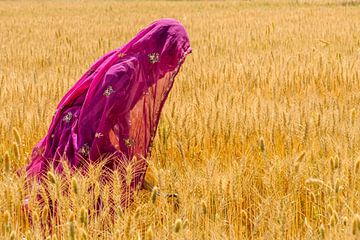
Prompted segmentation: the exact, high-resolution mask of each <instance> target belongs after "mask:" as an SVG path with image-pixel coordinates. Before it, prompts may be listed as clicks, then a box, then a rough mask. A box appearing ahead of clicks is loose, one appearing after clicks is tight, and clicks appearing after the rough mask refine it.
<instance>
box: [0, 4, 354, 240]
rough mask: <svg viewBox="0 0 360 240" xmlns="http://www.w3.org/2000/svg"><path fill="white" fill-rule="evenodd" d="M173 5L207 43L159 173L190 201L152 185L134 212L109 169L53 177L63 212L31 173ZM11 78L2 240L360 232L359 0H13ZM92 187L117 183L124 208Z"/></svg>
mask: <svg viewBox="0 0 360 240" xmlns="http://www.w3.org/2000/svg"><path fill="white" fill-rule="evenodd" d="M161 17H173V18H177V19H178V20H180V21H181V22H182V23H183V25H184V26H185V28H186V29H187V31H188V34H189V37H190V41H191V47H192V48H193V52H192V54H190V55H189V56H188V57H187V59H186V61H185V63H184V65H183V67H182V69H181V71H180V73H179V74H178V76H177V78H176V80H175V84H174V87H173V88H172V91H171V93H170V95H169V98H168V101H167V102H166V103H165V107H164V109H163V112H162V115H161V121H160V125H159V127H158V131H157V135H156V138H155V143H154V146H153V149H152V156H151V159H150V170H151V174H148V175H147V178H148V179H150V180H151V181H153V182H154V184H155V185H156V186H157V187H158V188H159V189H160V191H161V192H163V193H178V194H179V198H180V205H179V206H178V208H177V207H176V204H174V202H172V201H169V200H167V199H166V198H165V197H163V196H159V197H156V196H155V194H153V193H150V192H145V191H141V192H139V194H138V195H137V197H136V199H135V202H134V204H133V205H132V206H131V207H130V208H128V209H125V210H122V209H121V208H120V203H119V201H120V198H119V196H118V194H120V192H121V191H120V189H119V183H118V182H116V180H114V183H113V185H114V186H115V187H114V191H113V192H111V191H110V187H109V186H108V185H106V186H104V187H103V186H101V185H99V183H98V180H97V179H98V175H99V171H98V170H99V168H94V169H92V171H91V172H90V174H89V177H84V176H81V175H79V174H76V175H74V176H73V177H72V178H69V179H68V180H67V181H62V180H61V179H60V178H59V177H58V176H56V175H53V174H52V173H50V174H49V176H50V178H49V179H50V180H49V183H48V184H49V185H50V186H51V187H50V195H51V197H52V200H53V201H55V200H56V202H57V211H58V212H57V214H56V218H53V217H51V216H52V214H51V206H49V204H45V205H44V206H40V205H39V203H38V201H36V199H35V193H36V189H35V188H34V189H33V190H31V191H29V192H26V191H25V190H24V172H22V175H21V176H20V177H19V176H18V175H17V174H16V171H17V170H18V169H20V168H21V167H23V166H25V165H26V164H27V163H28V162H29V154H30V151H31V149H32V147H33V146H34V145H35V144H36V143H37V142H38V141H39V140H40V139H41V138H42V137H43V136H44V135H45V134H46V131H47V129H48V127H49V125H50V122H51V119H52V114H53V112H54V110H55V108H56V106H57V103H58V102H59V101H60V99H61V97H62V96H63V95H64V94H65V93H66V91H67V90H69V88H70V87H71V86H72V85H73V84H74V83H75V82H76V81H77V80H78V79H79V78H80V76H81V75H82V74H83V73H84V72H85V71H86V70H87V69H88V67H89V66H90V65H91V64H92V63H93V62H94V61H95V60H96V59H97V58H98V57H100V56H101V55H103V54H104V53H106V52H107V51H109V50H112V49H114V48H117V47H119V46H121V45H122V44H124V43H126V42H127V41H129V40H130V39H131V38H132V37H133V36H134V35H135V34H136V33H137V32H138V31H139V30H140V29H142V28H143V27H145V26H147V25H148V24H150V23H151V22H152V21H154V20H156V19H158V18H161ZM0 86H1V87H0V104H1V107H0V239H23V238H24V239H356V238H360V215H358V214H360V3H358V2H356V1H334V0H333V1H332V0H330V1H326V0H324V1H321V0H319V1H236V2H231V1H229V2H228V1H223V2H217V1H208V2H207V1H205V2H203V1H194V2H192V1H172V2H170V1H169V2H154V1H144V2H135V1H134V2H133V1H106V2H102V1H89V2H88V1H75V2H73V1H24V2H17V1H0ZM114 179H116V178H114ZM67 185H68V187H69V189H70V191H69V194H68V195H64V194H62V191H61V189H62V188H64V187H66V186H67ZM89 186H95V188H94V189H95V196H98V195H101V196H102V198H103V199H108V198H109V197H110V195H112V197H113V198H114V201H115V204H116V206H118V207H117V208H116V213H115V218H114V219H112V218H111V217H110V215H111V212H110V211H109V206H108V205H107V204H106V201H105V205H104V208H103V210H102V211H101V212H100V213H97V214H96V212H95V210H94V205H93V204H94V196H93V195H91V194H89V193H88V190H87V189H88V188H89ZM39 189H40V187H39ZM26 195H30V196H31V198H30V202H29V205H30V210H31V212H30V218H28V217H25V216H24V213H23V212H22V208H21V205H22V202H23V200H24V197H25V196H26ZM29 219H31V221H30V222H29Z"/></svg>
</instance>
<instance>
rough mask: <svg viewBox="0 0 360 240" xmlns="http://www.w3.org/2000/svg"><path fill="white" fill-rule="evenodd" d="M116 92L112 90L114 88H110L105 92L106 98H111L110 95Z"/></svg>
mask: <svg viewBox="0 0 360 240" xmlns="http://www.w3.org/2000/svg"><path fill="white" fill-rule="evenodd" d="M113 92H115V91H114V89H113V88H112V86H108V87H107V89H106V90H105V91H104V96H107V97H108V96H110V94H112V93H113Z"/></svg>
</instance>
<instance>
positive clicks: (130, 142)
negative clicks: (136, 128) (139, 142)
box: [124, 138, 135, 147]
mask: <svg viewBox="0 0 360 240" xmlns="http://www.w3.org/2000/svg"><path fill="white" fill-rule="evenodd" d="M124 142H125V145H126V146H127V147H131V146H132V145H133V144H134V143H135V141H134V140H133V139H131V138H125V139H124Z"/></svg>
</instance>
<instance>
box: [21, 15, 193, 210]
mask: <svg viewBox="0 0 360 240" xmlns="http://www.w3.org/2000/svg"><path fill="white" fill-rule="evenodd" d="M189 53H191V47H190V43H189V38H188V35H187V33H186V30H185V28H184V27H183V25H182V24H181V23H180V22H179V21H177V20H175V19H170V18H164V19H160V20H157V21H155V22H153V23H152V24H150V25H149V26H148V27H146V28H144V29H143V30H141V31H140V32H139V33H138V34H137V35H136V36H135V37H134V38H133V39H132V40H131V41H129V42H128V43H127V44H125V45H123V46H122V47H120V48H117V49H115V50H112V51H110V52H108V53H106V54H105V55H104V56H102V57H101V58H99V59H98V60H97V61H96V62H95V63H94V64H93V65H92V66H91V67H90V69H89V70H88V71H86V72H85V74H84V75H83V76H82V77H81V78H80V79H79V80H78V81H77V82H76V84H75V85H74V86H73V87H72V88H71V89H70V90H69V91H68V92H67V93H66V94H65V96H64V97H63V98H62V99H61V101H60V103H59V104H58V106H57V108H56V111H55V113H54V116H53V118H52V122H51V124H50V127H49V129H48V132H47V134H46V135H45V136H44V137H43V138H42V139H41V140H40V141H39V142H38V143H37V144H36V146H35V147H34V148H33V150H32V153H31V162H30V163H29V165H28V166H27V167H26V177H27V180H33V179H37V180H38V181H39V182H41V181H42V180H43V179H44V178H46V176H47V172H48V171H49V169H50V166H52V167H53V168H54V170H55V172H56V173H59V174H61V173H62V172H63V171H64V165H63V164H64V161H65V162H66V164H67V165H68V166H69V167H70V169H71V170H79V169H81V171H83V170H84V169H86V168H87V166H88V164H96V163H100V162H101V161H102V160H103V159H105V158H106V163H105V165H104V167H105V169H108V170H109V171H114V170H118V171H119V172H120V173H121V176H123V177H122V180H121V182H122V187H123V189H122V193H123V195H122V200H121V204H122V206H123V207H127V206H128V205H129V204H130V203H131V202H132V199H133V193H134V191H135V189H137V188H141V187H143V188H144V186H145V185H146V183H145V182H144V176H145V173H146V170H147V161H146V160H147V159H148V157H149V156H150V153H151V145H152V142H153V139H154V136H155V133H156V130H157V126H158V122H159V118H160V113H161V111H162V108H163V105H164V103H165V101H166V99H167V97H168V94H169V92H170V90H171V88H172V86H173V83H174V78H175V76H176V74H177V73H178V71H179V69H180V67H181V65H182V63H183V62H184V60H185V58H186V56H187V54H189ZM129 166H130V168H131V169H132V171H131V179H130V180H131V181H130V182H128V181H125V180H126V179H125V175H126V174H128V173H127V172H126V169H129ZM85 171H86V170H85Z"/></svg>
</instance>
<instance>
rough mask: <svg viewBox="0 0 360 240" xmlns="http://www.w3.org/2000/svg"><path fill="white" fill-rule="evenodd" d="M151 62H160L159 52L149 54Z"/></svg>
mask: <svg viewBox="0 0 360 240" xmlns="http://www.w3.org/2000/svg"><path fill="white" fill-rule="evenodd" d="M148 57H149V61H150V63H152V64H154V63H157V62H160V60H159V53H150V54H148Z"/></svg>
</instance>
